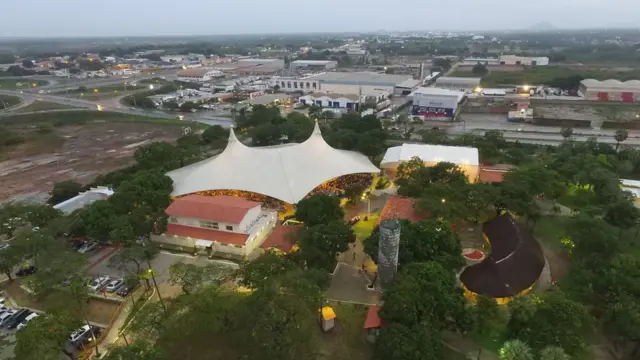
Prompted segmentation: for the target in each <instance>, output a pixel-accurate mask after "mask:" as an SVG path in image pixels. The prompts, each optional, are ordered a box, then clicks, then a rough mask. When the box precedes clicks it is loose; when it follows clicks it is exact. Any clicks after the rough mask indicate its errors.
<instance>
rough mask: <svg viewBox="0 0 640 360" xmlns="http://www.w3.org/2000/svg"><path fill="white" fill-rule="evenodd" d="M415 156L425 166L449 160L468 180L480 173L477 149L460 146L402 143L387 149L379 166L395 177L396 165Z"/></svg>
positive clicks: (474, 179) (476, 177) (471, 180)
mask: <svg viewBox="0 0 640 360" xmlns="http://www.w3.org/2000/svg"><path fill="white" fill-rule="evenodd" d="M414 157H417V158H419V159H421V160H422V161H424V164H425V165H426V166H434V165H436V164H437V163H439V162H450V163H453V164H455V165H457V166H458V167H459V168H460V170H462V171H464V173H465V174H466V175H467V179H468V180H469V182H475V181H476V180H477V179H478V175H479V173H480V159H479V155H478V149H476V148H471V147H462V146H444V145H425V144H402V145H401V146H394V147H391V148H389V149H387V152H386V153H385V154H384V158H383V159H382V162H381V163H380V168H381V169H382V170H383V171H385V172H386V173H388V174H389V176H390V177H391V178H395V175H396V171H397V169H398V165H400V163H402V162H404V161H409V160H411V159H412V158H414Z"/></svg>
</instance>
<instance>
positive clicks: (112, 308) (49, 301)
mask: <svg viewBox="0 0 640 360" xmlns="http://www.w3.org/2000/svg"><path fill="white" fill-rule="evenodd" d="M21 282H22V279H18V280H16V281H13V282H5V283H3V284H2V286H1V288H2V289H3V290H4V291H5V292H6V293H7V294H8V295H9V296H10V297H11V298H12V299H13V301H15V302H16V304H17V305H18V306H23V307H28V308H31V309H36V310H42V311H50V310H52V309H61V308H66V309H69V308H72V309H74V308H77V305H76V304H75V303H73V300H71V299H70V298H69V297H68V296H66V294H64V295H63V294H62V293H52V294H50V295H48V296H47V297H45V298H44V299H42V300H36V299H35V298H34V297H33V296H32V295H30V294H29V293H27V292H26V291H25V290H24V289H22V288H21V287H20V284H21ZM83 305H85V306H84V312H85V314H86V316H87V319H89V321H93V322H97V323H100V324H105V325H106V324H109V321H110V320H111V317H112V316H113V314H115V312H116V310H117V308H118V306H119V303H117V302H114V301H108V300H100V299H95V298H90V300H89V303H85V304H83Z"/></svg>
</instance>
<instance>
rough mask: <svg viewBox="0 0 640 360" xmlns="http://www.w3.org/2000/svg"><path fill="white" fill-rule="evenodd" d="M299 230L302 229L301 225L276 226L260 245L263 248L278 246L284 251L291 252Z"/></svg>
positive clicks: (277, 247)
mask: <svg viewBox="0 0 640 360" xmlns="http://www.w3.org/2000/svg"><path fill="white" fill-rule="evenodd" d="M298 230H300V226H295V225H284V226H276V227H275V228H273V231H271V234H269V236H267V238H266V239H265V240H264V242H263V243H262V245H260V247H261V248H263V249H270V248H276V249H278V250H281V251H284V252H289V251H291V248H292V247H293V245H294V244H295V236H296V234H297V232H298Z"/></svg>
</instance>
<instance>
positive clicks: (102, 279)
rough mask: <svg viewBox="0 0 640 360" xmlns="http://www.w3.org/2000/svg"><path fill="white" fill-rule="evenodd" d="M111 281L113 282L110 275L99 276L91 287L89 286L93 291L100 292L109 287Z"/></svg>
mask: <svg viewBox="0 0 640 360" xmlns="http://www.w3.org/2000/svg"><path fill="white" fill-rule="evenodd" d="M109 280H111V278H110V277H109V275H103V276H98V277H97V278H95V279H93V281H92V282H91V285H89V287H90V288H91V290H93V291H98V290H100V289H102V288H103V287H104V286H105V285H107V283H108V282H109Z"/></svg>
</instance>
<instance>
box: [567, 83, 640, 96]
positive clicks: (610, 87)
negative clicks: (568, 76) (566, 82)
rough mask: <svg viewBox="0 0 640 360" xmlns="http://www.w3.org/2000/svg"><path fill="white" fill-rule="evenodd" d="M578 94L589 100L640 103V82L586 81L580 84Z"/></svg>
mask: <svg viewBox="0 0 640 360" xmlns="http://www.w3.org/2000/svg"><path fill="white" fill-rule="evenodd" d="M578 94H579V95H580V96H582V97H584V98H585V99H587V100H596V101H621V102H640V80H628V81H625V82H621V81H618V80H614V79H609V80H604V81H598V80H594V79H585V80H582V81H581V82H580V86H579V87H578Z"/></svg>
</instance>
